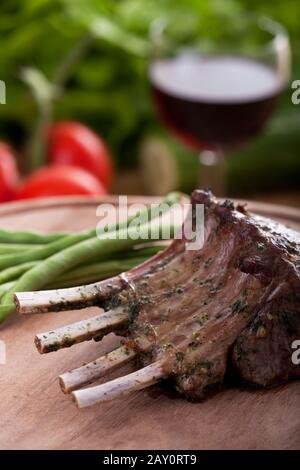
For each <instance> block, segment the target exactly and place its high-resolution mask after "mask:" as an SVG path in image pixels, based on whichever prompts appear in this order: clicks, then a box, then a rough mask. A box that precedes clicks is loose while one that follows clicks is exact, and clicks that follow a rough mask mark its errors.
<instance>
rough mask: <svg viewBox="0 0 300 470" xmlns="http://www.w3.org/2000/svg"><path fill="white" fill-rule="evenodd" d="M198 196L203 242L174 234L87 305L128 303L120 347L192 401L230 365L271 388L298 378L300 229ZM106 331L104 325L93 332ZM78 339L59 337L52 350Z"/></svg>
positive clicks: (109, 306)
mask: <svg viewBox="0 0 300 470" xmlns="http://www.w3.org/2000/svg"><path fill="white" fill-rule="evenodd" d="M191 202H192V209H191V210H192V211H193V210H194V209H195V207H196V204H204V207H205V224H204V245H203V247H202V248H201V249H199V250H187V249H186V241H187V240H185V238H182V239H180V240H179V239H178V240H174V241H173V242H172V244H171V245H170V246H169V247H168V248H167V249H166V250H165V251H164V252H162V253H160V254H158V255H156V256H155V257H153V258H152V259H151V260H149V261H147V262H146V263H144V264H143V265H140V266H139V267H137V268H134V269H132V270H131V271H129V272H127V273H125V274H123V275H121V276H118V277H116V278H113V279H111V280H110V281H109V283H108V281H105V283H104V284H103V286H104V287H105V289H106V291H105V292H107V285H109V286H112V287H111V289H110V291H109V295H107V294H105V295H103V293H101V292H102V291H101V283H99V284H98V287H97V293H98V294H95V295H94V297H93V298H90V300H89V302H88V303H89V305H90V304H92V303H93V304H94V305H97V304H98V305H99V304H102V305H105V306H106V310H108V311H109V312H107V313H106V315H111V314H114V311H115V310H116V309H118V312H120V309H121V316H122V315H123V316H122V319H124V322H123V323H122V329H123V331H125V340H124V344H123V347H124V346H125V347H126V348H128V351H130V354H132V355H133V356H134V357H138V358H139V361H140V362H141V364H142V365H143V366H144V367H145V369H142V370H146V369H147V367H151V364H152V365H154V364H159V374H160V375H159V374H158V373H157V376H160V377H161V378H163V377H172V378H173V380H174V382H175V384H176V387H177V389H178V390H179V391H180V392H182V393H183V394H185V395H186V396H187V397H189V398H192V399H199V398H202V397H203V395H204V393H205V391H206V390H207V389H208V388H209V387H211V386H214V385H217V384H219V383H222V381H223V378H224V375H225V371H226V368H227V367H228V365H233V366H234V367H235V369H236V370H237V372H238V374H239V375H240V377H241V378H242V379H243V380H246V381H247V382H249V383H252V384H256V385H260V386H264V387H265V386H270V385H274V384H277V383H280V382H283V381H287V380H288V379H290V378H300V366H296V365H294V364H293V363H292V360H291V357H292V353H293V350H292V343H293V341H294V340H295V339H299V338H300V234H299V233H297V232H295V231H293V230H291V229H288V228H286V227H285V226H283V225H281V224H279V223H276V222H274V221H271V220H269V219H266V218H264V217H261V216H256V215H253V214H249V213H248V212H247V211H246V210H245V209H244V208H243V207H239V206H238V207H237V208H235V207H234V206H233V204H232V203H231V202H230V201H225V202H223V203H222V202H221V203H220V202H218V201H217V200H216V199H215V198H214V197H213V195H212V194H211V193H210V192H209V191H200V190H199V191H198V190H197V191H194V192H193V194H192V196H191ZM89 289H90V287H89ZM91 299H92V300H91ZM19 303H20V304H22V302H20V300H19ZM57 303H58V304H59V299H58V300H57ZM74 305H75V304H74ZM21 306H22V305H21ZM76 306H77V307H78V305H76ZM49 309H50V308H49ZM110 312H112V313H110ZM122 312H123V313H122ZM122 321H123V320H122ZM71 328H72V327H71ZM83 336H84V335H83ZM102 336H103V334H102V330H101V331H98V332H97V331H96V332H94V333H93V334H92V335H91V334H90V335H87V337H86V339H90V338H91V337H94V339H99V338H100V337H102ZM39 338H40V336H39ZM69 339H70V338H68V340H69ZM81 340H82V339H81ZM75 342H77V341H74V342H73V343H75ZM66 343H68V341H66ZM73 343H72V341H69V343H68V344H63V341H62V340H59V344H60V345H59V344H58V345H56V346H57V347H55V349H58V348H59V347H63V346H66V345H67V346H69V345H70V344H73ZM40 350H41V351H42V347H41V346H40ZM49 350H51V349H49ZM42 352H44V351H42ZM46 352H47V351H46ZM119 360H120V359H119ZM121 362H122V361H121ZM78 370H79V369H78ZM149 370H150V369H149ZM156 372H157V371H156ZM149 373H150V372H149ZM128 377H129V376H128ZM83 382H84V381H82V383H83ZM79 383H80V381H79V382H78V384H79ZM152 383H153V382H152ZM149 384H150V382H149ZM105 385H106V384H105ZM100 387H103V385H102V386H100ZM96 388H97V387H96ZM139 388H142V387H139ZM90 390H92V389H90ZM114 396H115V395H114ZM96 401H97V400H96ZM98 401H99V400H98ZM94 402H95V400H94Z"/></svg>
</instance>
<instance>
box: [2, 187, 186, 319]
mask: <svg viewBox="0 0 300 470" xmlns="http://www.w3.org/2000/svg"><path fill="white" fill-rule="evenodd" d="M180 197H181V196H180V194H179V193H171V194H170V195H168V196H167V198H166V199H165V200H164V201H163V202H162V203H161V204H159V205H158V206H157V207H156V208H155V210H151V208H148V209H147V210H146V211H145V213H144V215H148V216H149V215H150V216H151V217H152V218H153V219H154V224H152V223H151V222H150V223H149V222H148V221H147V222H146V223H144V224H142V225H141V226H140V229H139V232H140V238H138V239H136V234H137V230H136V226H135V225H134V224H131V222H132V221H135V220H136V219H137V218H136V216H133V217H130V218H128V219H127V220H125V221H123V222H120V223H119V224H116V225H112V226H109V227H106V228H103V229H102V234H101V233H99V231H98V236H97V237H93V238H89V239H83V240H81V241H79V242H78V243H76V244H74V245H73V246H69V245H68V247H67V248H65V249H63V250H62V251H60V252H56V253H55V254H53V255H52V256H50V257H49V258H48V259H46V260H44V261H43V262H40V263H38V264H37V265H36V266H34V267H33V268H32V269H30V270H29V271H27V272H25V273H24V274H23V275H22V276H21V278H20V279H19V280H18V281H17V282H16V283H15V285H14V287H13V289H11V290H9V291H8V292H7V293H6V294H5V296H4V298H3V299H2V302H1V303H2V305H3V306H4V307H5V308H1V309H0V321H3V320H5V318H6V317H7V316H8V315H9V314H10V313H11V312H12V311H13V310H14V304H13V302H12V296H13V293H14V292H24V291H26V290H38V289H41V288H43V287H44V286H46V285H47V284H49V283H51V282H52V281H53V279H56V278H57V277H58V276H60V275H62V274H63V273H65V272H66V271H68V270H69V269H72V268H73V267H75V266H78V265H80V264H82V263H85V262H88V261H89V260H91V259H95V258H96V259H103V258H105V257H107V255H109V254H111V253H115V252H117V251H121V250H123V249H124V250H125V249H129V248H130V247H132V246H135V245H137V244H139V243H145V240H147V239H148V240H149V239H151V235H152V233H153V232H152V229H154V228H156V229H158V235H159V237H162V234H163V232H164V227H162V224H161V217H157V216H160V215H161V214H162V213H163V212H165V211H166V210H168V209H169V208H170V207H171V206H172V205H173V204H176V203H177V202H178V201H179V200H180ZM140 216H141V214H140ZM155 217H156V218H155ZM140 219H142V217H140ZM169 229H170V237H171V238H172V237H173V236H174V232H175V230H176V229H177V227H174V226H170V227H169ZM77 236H78V235H77ZM81 236H82V234H81ZM70 237H71V236H69V238H70ZM74 237H75V235H74V236H73V239H74ZM59 241H60V240H59ZM59 241H58V242H59ZM63 241H64V239H63V240H62V242H63ZM50 245H51V244H50ZM50 245H49V246H50ZM38 250H39V249H37V250H36V251H38ZM27 261H28V260H27Z"/></svg>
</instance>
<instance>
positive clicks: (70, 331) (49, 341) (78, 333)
mask: <svg viewBox="0 0 300 470" xmlns="http://www.w3.org/2000/svg"><path fill="white" fill-rule="evenodd" d="M127 319H128V314H127V312H126V311H125V310H124V308H123V307H118V308H116V309H114V310H109V311H108V312H105V313H102V314H101V315H97V316H95V317H92V318H89V319H87V320H82V321H79V322H76V323H73V324H71V325H67V326H64V327H62V328H58V329H56V330H54V331H48V332H46V333H40V334H38V335H37V336H36V337H35V344H36V347H37V348H38V350H39V352H40V353H41V354H44V353H48V352H52V351H57V350H58V349H62V348H67V347H69V346H72V345H73V344H76V343H80V342H82V341H89V340H90V339H92V338H95V337H96V338H97V340H99V339H100V338H101V337H103V336H104V335H105V334H108V333H110V332H111V331H116V330H118V329H119V328H121V327H123V326H124V324H126V321H127Z"/></svg>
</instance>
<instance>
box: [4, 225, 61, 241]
mask: <svg viewBox="0 0 300 470" xmlns="http://www.w3.org/2000/svg"><path fill="white" fill-rule="evenodd" d="M66 235H67V233H50V234H42V233H41V234H40V233H34V232H24V231H22V232H14V231H13V230H5V229H0V243H12V244H13V243H26V244H29V245H34V244H44V243H51V242H53V241H56V240H59V239H61V238H63V237H65V236H66Z"/></svg>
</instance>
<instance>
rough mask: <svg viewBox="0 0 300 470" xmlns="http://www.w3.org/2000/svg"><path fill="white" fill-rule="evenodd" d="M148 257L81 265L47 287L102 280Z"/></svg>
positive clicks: (76, 284) (62, 286) (69, 285)
mask: <svg viewBox="0 0 300 470" xmlns="http://www.w3.org/2000/svg"><path fill="white" fill-rule="evenodd" d="M147 259H148V258H147V257H138V258H130V259H125V260H120V261H118V260H114V261H102V262H100V263H93V264H90V265H87V266H79V267H78V268H76V269H74V270H72V271H70V272H68V273H65V274H64V275H62V276H60V277H59V279H58V280H57V281H53V283H51V284H49V285H47V289H57V288H64V287H74V286H78V285H84V284H90V283H92V282H97V281H101V280H102V279H105V278H108V277H111V276H115V275H117V274H119V273H121V272H123V271H128V270H129V269H131V268H134V267H135V266H137V265H138V264H141V263H143V262H144V261H146V260H147Z"/></svg>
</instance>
